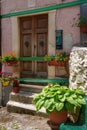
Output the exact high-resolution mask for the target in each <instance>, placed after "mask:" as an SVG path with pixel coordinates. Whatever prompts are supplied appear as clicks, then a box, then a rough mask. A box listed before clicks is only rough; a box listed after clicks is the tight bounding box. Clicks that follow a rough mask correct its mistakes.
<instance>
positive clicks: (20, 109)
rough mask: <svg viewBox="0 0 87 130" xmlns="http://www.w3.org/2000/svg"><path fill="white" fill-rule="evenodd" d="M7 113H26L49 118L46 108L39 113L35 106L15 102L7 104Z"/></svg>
mask: <svg viewBox="0 0 87 130" xmlns="http://www.w3.org/2000/svg"><path fill="white" fill-rule="evenodd" d="M7 111H8V112H16V113H25V114H32V115H38V116H43V117H47V116H48V115H47V113H46V111H45V109H44V108H42V109H41V110H40V111H39V112H38V113H37V112H36V108H35V106H34V105H33V104H25V103H20V102H15V101H9V102H8V103H7Z"/></svg>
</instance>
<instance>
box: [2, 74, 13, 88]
mask: <svg viewBox="0 0 87 130" xmlns="http://www.w3.org/2000/svg"><path fill="white" fill-rule="evenodd" d="M0 81H1V83H2V86H4V87H6V86H8V85H9V83H10V82H11V81H12V76H11V75H9V74H6V73H4V72H0Z"/></svg>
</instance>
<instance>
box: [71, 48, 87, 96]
mask: <svg viewBox="0 0 87 130" xmlns="http://www.w3.org/2000/svg"><path fill="white" fill-rule="evenodd" d="M69 65H70V79H69V82H70V88H81V89H82V90H83V91H84V92H85V94H86V95H87V47H80V46H78V47H75V46H74V47H73V48H72V50H71V54H70V61H69Z"/></svg>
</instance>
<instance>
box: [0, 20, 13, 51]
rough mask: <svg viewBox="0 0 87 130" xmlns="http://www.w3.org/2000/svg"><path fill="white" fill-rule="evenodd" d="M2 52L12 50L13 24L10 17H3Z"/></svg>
mask: <svg viewBox="0 0 87 130" xmlns="http://www.w3.org/2000/svg"><path fill="white" fill-rule="evenodd" d="M1 29H2V30H1V31H2V47H3V48H2V53H3V52H6V51H11V50H12V44H11V43H12V26H11V20H10V18H7V19H2V24H1Z"/></svg>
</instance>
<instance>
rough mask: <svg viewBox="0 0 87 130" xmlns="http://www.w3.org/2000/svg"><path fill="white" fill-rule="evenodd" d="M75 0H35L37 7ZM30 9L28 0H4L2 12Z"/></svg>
mask: <svg viewBox="0 0 87 130" xmlns="http://www.w3.org/2000/svg"><path fill="white" fill-rule="evenodd" d="M71 1H74V0H63V1H62V0H35V5H36V7H43V6H48V5H54V4H60V3H66V2H71ZM25 9H29V5H28V0H2V8H1V12H2V14H7V13H10V12H14V11H19V10H25Z"/></svg>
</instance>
